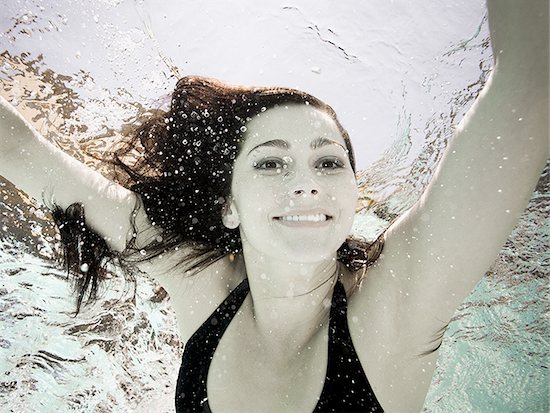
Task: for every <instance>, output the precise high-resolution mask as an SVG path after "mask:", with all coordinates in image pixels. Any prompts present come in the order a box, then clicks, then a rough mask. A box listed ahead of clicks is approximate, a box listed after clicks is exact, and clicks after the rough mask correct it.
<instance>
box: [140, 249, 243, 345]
mask: <svg viewBox="0 0 550 413" xmlns="http://www.w3.org/2000/svg"><path fill="white" fill-rule="evenodd" d="M188 252H189V251H186V250H184V249H178V250H177V251H173V252H171V253H168V254H163V255H162V256H160V257H156V258H153V259H151V260H149V261H146V262H143V263H140V264H139V265H138V268H139V269H140V270H141V271H143V272H145V273H146V274H147V275H149V276H151V277H153V278H154V279H156V280H157V281H158V282H159V284H160V285H161V286H162V287H163V288H164V289H165V290H166V292H167V293H168V295H169V297H170V303H171V305H172V308H173V309H174V311H175V313H176V318H177V321H178V327H179V332H180V338H181V340H182V341H183V342H184V343H185V342H187V340H188V339H189V337H191V335H192V334H193V333H194V332H195V331H196V330H197V329H198V328H199V327H200V326H201V325H202V323H203V322H204V321H205V320H206V319H207V318H208V317H209V316H210V315H211V314H212V312H213V311H214V310H215V309H216V308H217V307H218V306H219V305H220V304H221V303H222V302H223V300H224V299H225V298H226V297H227V296H228V295H229V293H230V292H231V291H232V290H233V289H234V288H235V287H236V286H237V285H238V284H239V283H240V282H241V281H242V280H243V279H244V278H245V276H246V271H245V266H244V260H243V259H242V256H241V255H236V256H235V258H234V259H230V257H229V255H226V256H224V257H222V258H220V259H219V260H217V261H215V262H214V263H212V264H210V265H209V266H208V267H206V268H205V269H203V270H202V271H199V272H197V273H193V274H186V273H185V271H184V270H183V269H182V267H181V266H177V263H178V262H181V261H182V260H183V258H184V257H185V255H186V254H187V253H188Z"/></svg>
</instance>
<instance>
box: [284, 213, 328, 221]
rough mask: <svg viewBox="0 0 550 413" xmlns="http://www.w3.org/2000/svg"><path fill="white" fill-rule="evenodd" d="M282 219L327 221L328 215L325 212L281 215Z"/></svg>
mask: <svg viewBox="0 0 550 413" xmlns="http://www.w3.org/2000/svg"><path fill="white" fill-rule="evenodd" d="M279 219H280V220H281V221H312V222H320V221H326V220H327V216H326V215H325V214H316V215H287V216H284V217H279Z"/></svg>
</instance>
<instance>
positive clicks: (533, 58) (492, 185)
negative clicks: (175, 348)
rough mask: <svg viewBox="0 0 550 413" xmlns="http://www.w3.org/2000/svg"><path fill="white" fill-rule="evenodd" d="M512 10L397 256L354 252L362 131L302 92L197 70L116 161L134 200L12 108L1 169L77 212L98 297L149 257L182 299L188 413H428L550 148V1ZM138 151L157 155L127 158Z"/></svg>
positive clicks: (406, 223)
mask: <svg viewBox="0 0 550 413" xmlns="http://www.w3.org/2000/svg"><path fill="white" fill-rule="evenodd" d="M496 3H497V2H496V1H489V2H488V6H489V17H490V26H491V40H492V42H493V49H494V50H495V51H497V50H498V51H499V52H498V53H495V56H496V60H495V68H494V71H493V74H492V77H491V79H490V81H489V82H488V84H487V87H486V89H485V90H484V91H483V93H482V94H481V96H480V98H479V99H478V101H477V102H476V104H475V105H474V107H473V108H472V110H471V111H470V113H469V114H468V116H467V118H466V119H465V121H464V123H463V124H462V125H461V128H460V129H459V130H458V131H457V133H456V136H455V138H454V140H453V141H452V142H451V144H450V145H449V148H448V149H447V152H446V154H445V156H444V158H443V160H442V161H441V164H440V165H439V167H438V170H437V172H436V174H435V176H434V178H433V180H432V182H431V183H430V185H429V187H428V189H427V190H426V192H425V193H424V194H423V196H422V198H421V199H420V201H419V202H418V203H417V204H416V205H415V206H414V207H413V208H412V209H411V210H409V211H408V212H407V213H406V214H404V215H403V216H402V217H401V218H400V219H399V220H398V221H397V222H396V223H394V224H393V225H392V226H391V227H390V228H389V230H388V231H387V232H386V233H385V234H384V249H383V254H380V247H381V244H382V241H379V242H377V243H375V244H374V245H373V246H371V247H369V248H366V247H365V246H361V245H358V244H357V243H354V242H352V240H350V241H347V242H345V241H346V237H347V235H348V233H349V229H350V227H351V223H352V220H353V213H354V210H355V203H356V201H357V192H356V190H357V188H356V183H355V179H354V158H353V151H352V149H351V146H350V143H349V139H348V137H347V134H346V132H345V131H344V129H343V128H342V127H341V125H340V124H339V122H338V121H337V119H336V116H335V115H334V112H333V111H332V110H331V109H330V108H329V107H328V106H326V105H325V104H323V103H322V102H320V101H318V100H317V99H315V98H313V97H311V96H309V95H307V94H304V93H302V92H298V91H292V90H289V89H273V88H256V89H253V88H244V87H231V86H227V85H223V84H221V83H219V82H216V81H212V80H209V79H205V78H193V77H190V78H184V79H182V80H181V81H180V82H179V83H178V86H177V88H176V90H175V92H174V95H173V101H172V106H171V110H170V112H169V113H167V114H165V115H161V116H159V117H158V118H154V119H152V120H150V121H148V122H146V123H145V124H144V125H143V126H142V127H141V128H140V130H139V131H138V133H137V134H136V135H135V139H134V140H130V146H126V147H123V148H122V149H121V150H120V151H118V152H117V153H115V155H116V156H115V157H114V159H113V160H112V162H113V163H114V165H115V167H116V169H117V170H118V171H119V172H121V174H122V175H120V176H119V181H120V182H122V183H124V184H125V185H126V186H128V187H130V189H131V190H128V189H125V188H124V187H122V186H119V185H117V184H115V183H113V182H110V181H107V180H106V179H105V178H103V177H102V176H100V175H98V174H96V173H94V172H91V171H88V170H86V168H85V167H84V166H83V165H82V164H80V163H78V162H77V161H75V160H72V159H71V158H70V157H68V156H66V155H64V154H63V153H61V152H59V151H57V150H55V149H53V148H52V147H51V146H50V145H49V144H47V143H45V142H44V140H42V139H41V138H40V137H39V136H38V135H37V134H36V132H34V131H33V130H32V129H31V128H30V127H29V126H28V124H26V123H25V122H24V121H23V120H22V119H21V118H20V117H19V116H18V114H17V113H15V112H14V111H13V109H12V108H11V107H9V105H7V104H6V103H4V105H3V106H2V116H3V117H4V121H3V122H2V134H1V135H0V136H1V138H0V142H1V145H2V152H1V153H2V155H1V159H0V165H1V166H0V173H1V174H2V175H3V176H5V177H6V178H8V179H10V180H12V181H13V182H14V183H16V184H17V185H18V186H19V187H21V188H22V189H23V190H25V191H26V192H27V193H28V194H30V195H32V196H33V197H35V199H37V200H40V199H43V198H44V197H43V193H44V189H45V188H47V191H46V193H47V194H48V197H49V196H50V195H52V196H53V198H54V201H55V203H56V204H57V205H58V206H59V209H58V210H57V211H56V214H55V215H56V216H57V219H58V221H59V222H60V226H61V227H62V228H61V231H62V233H63V235H64V237H65V239H66V242H67V245H68V249H69V250H68V252H69V254H68V259H69V262H70V263H71V265H72V266H73V267H74V269H76V271H75V272H79V273H81V274H82V277H81V278H80V280H81V289H80V293H79V305H80V302H82V300H83V299H84V297H85V293H86V292H87V291H88V292H89V293H90V294H91V296H92V297H93V294H94V291H95V289H96V288H97V285H96V278H94V277H92V275H94V274H96V275H98V276H101V271H102V270H101V268H100V266H99V264H100V262H101V259H102V257H104V256H106V255H107V256H109V255H110V256H112V257H118V258H123V259H125V260H126V261H128V260H131V259H133V258H134V256H133V254H132V251H141V249H143V250H144V252H145V254H146V257H145V258H146V259H134V261H136V263H135V265H137V266H138V267H139V269H140V270H143V271H145V272H147V273H148V274H150V275H152V276H153V277H155V278H157V279H158V280H159V281H160V283H161V284H162V285H163V286H164V287H165V289H166V290H167V291H168V293H169V294H170V296H171V299H172V303H173V305H174V309H175V311H176V314H177V317H178V320H179V326H180V335H181V339H182V341H183V342H185V343H187V345H186V348H185V352H184V357H183V362H182V368H181V370H180V376H179V378H178V388H177V394H176V406H177V408H178V410H181V411H186V410H191V411H196V410H202V409H204V410H207V409H211V410H213V411H258V410H261V409H262V410H266V411H380V410H381V409H383V410H384V411H419V410H420V409H421V407H422V403H423V400H424V397H425V395H426V392H427V389H428V386H429V383H430V381H431V375H432V373H433V369H434V367H435V361H436V356H437V351H436V349H437V347H438V345H439V343H440V341H441V336H440V332H441V331H442V329H444V327H445V325H446V324H447V323H448V321H449V320H450V318H451V316H452V314H453V312H454V310H455V308H456V307H457V306H458V305H459V304H460V302H461V301H462V300H463V298H464V297H465V296H466V295H467V294H468V292H469V291H470V290H471V289H472V288H473V286H474V285H475V284H476V282H477V281H478V280H479V278H480V277H481V276H482V275H483V274H484V273H485V271H486V270H487V268H488V267H489V265H490V264H491V262H492V260H493V259H494V257H495V256H496V254H497V252H498V251H499V249H500V247H501V245H502V243H503V242H504V240H505V239H506V237H507V236H508V234H509V232H510V231H511V229H512V228H513V226H514V224H515V222H516V219H517V216H518V215H519V214H520V213H521V211H522V210H523V208H524V207H525V205H526V203H527V200H528V198H529V195H530V194H531V192H532V190H533V188H534V185H535V183H536V181H537V178H538V176H539V174H540V172H541V170H542V168H543V166H544V163H545V160H546V158H547V156H548V129H547V113H548V97H547V86H548V80H547V75H548V56H547V53H548V52H547V48H546V47H547V44H546V43H545V42H546V39H547V36H544V35H541V33H545V32H546V33H547V30H548V28H547V22H545V17H546V16H547V5H546V4H544V3H545V2H543V1H540V2H533V4H532V7H530V8H529V10H525V9H522V8H521V7H520V6H519V5H517V3H515V2H513V1H506V2H503V1H499V2H498V9H497V8H496ZM511 85H513V88H512V87H511ZM134 145H138V146H139V145H141V147H142V149H143V150H144V154H143V157H142V158H139V159H138V160H137V163H129V162H128V163H127V161H126V159H127V158H126V156H125V155H128V154H129V152H128V151H129V148H130V149H133V148H134ZM138 149H139V148H138ZM518 171H521V173H518ZM57 176H63V177H64V180H63V188H62V189H61V188H60V187H59V182H58V181H57V179H56V177H57ZM75 202H80V203H82V205H83V207H84V210H85V211H86V215H85V222H86V224H87V225H88V226H89V227H90V228H91V229H92V230H93V232H91V231H88V230H78V229H74V228H73V226H72V225H71V224H75V223H76V224H77V225H80V222H79V219H80V218H81V217H82V214H81V212H82V211H81V210H79V207H78V206H73V207H71V208H69V210H67V211H66V213H61V211H63V210H65V209H66V208H68V207H69V206H70V205H71V204H74V203H75ZM94 233H96V234H98V235H97V236H96V235H94ZM73 241H74V242H76V244H75V248H74V249H73V250H71V242H73ZM82 242H84V244H81V243H82ZM77 247H80V248H77ZM112 251H115V252H118V254H116V253H114V252H112ZM140 256H141V255H140ZM337 258H339V259H338V260H337ZM373 261H374V264H373V265H372V266H370V267H369V269H368V272H366V267H367V265H368V264H371V263H373ZM180 263H182V265H178V264H180ZM185 271H189V273H190V274H189V276H185V275H183V274H182V273H183V272H185ZM367 274H368V275H367ZM360 281H361V284H360V286H359V282H360ZM331 304H332V305H331ZM233 321H234V322H233Z"/></svg>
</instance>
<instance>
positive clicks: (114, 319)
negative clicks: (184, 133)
mask: <svg viewBox="0 0 550 413" xmlns="http://www.w3.org/2000/svg"><path fill="white" fill-rule="evenodd" d="M306 3H307V2H300V1H297V2H293V3H292V4H289V5H288V7H280V6H277V7H275V6H273V5H270V6H265V7H258V6H254V4H253V3H252V2H248V1H247V2H243V3H242V4H239V6H238V7H234V8H233V9H234V10H233V9H231V8H230V7H229V6H227V5H224V4H222V3H215V2H212V3H211V4H210V6H209V8H208V10H207V11H208V13H199V11H198V10H197V9H198V8H200V7H201V6H200V4H199V3H195V2H188V3H187V2H186V3H185V5H186V6H187V7H179V8H178V7H175V6H174V5H173V3H170V2H168V1H166V2H161V3H158V4H157V3H154V4H153V3H150V2H147V1H139V2H133V1H132V2H131V1H124V0H120V1H115V0H112V1H106V0H104V1H99V2H97V3H94V4H93V5H88V4H87V3H85V2H71V3H70V4H69V2H67V4H62V2H59V4H57V3H56V4H55V5H45V4H42V2H39V1H23V2H17V3H15V2H12V3H9V4H4V5H2V7H4V6H5V7H4V10H5V16H6V18H5V19H4V18H3V19H0V24H1V25H2V30H3V33H4V34H5V35H4V36H3V37H1V38H0V45H1V50H0V84H1V86H2V88H1V90H0V93H1V94H2V95H3V96H5V97H6V98H7V99H8V100H9V101H10V102H12V104H14V105H15V106H17V107H18V109H19V110H20V111H21V112H22V113H23V114H24V115H25V117H26V118H27V119H29V120H30V121H31V122H32V123H33V124H34V125H35V126H36V127H37V129H39V130H40V132H41V133H42V134H44V135H45V136H46V137H47V138H48V139H50V140H51V141H52V142H54V143H55V144H57V145H58V146H59V147H61V148H63V149H64V150H66V151H67V152H69V153H71V154H72V155H73V156H75V157H77V158H78V159H81V160H84V161H86V162H88V163H89V164H90V165H94V162H93V160H92V159H91V158H90V157H89V156H87V153H86V151H88V152H89V153H99V154H100V153H101V152H102V150H104V148H105V145H106V144H108V143H109V142H111V141H113V140H116V139H117V137H118V136H119V135H120V133H122V132H121V131H123V130H124V128H125V127H126V126H127V125H129V124H131V123H132V122H133V120H134V119H135V118H136V117H139V116H140V114H142V113H143V112H144V110H145V108H147V107H163V106H165V105H166V102H167V96H168V93H169V91H170V88H171V87H173V84H174V82H175V76H176V74H178V73H179V74H188V73H200V74H206V75H212V76H218V77H220V78H222V79H225V80H228V81H234V82H243V83H254V84H282V85H287V86H294V87H299V88H303V89H305V90H308V91H310V92H312V93H314V94H316V95H319V96H320V97H321V98H323V99H325V100H327V101H328V102H329V103H331V104H333V106H334V107H335V108H336V110H337V112H338V113H339V114H340V116H341V118H342V121H343V123H344V125H346V126H347V127H348V129H349V131H350V134H351V137H352V141H353V142H354V144H355V149H356V152H357V153H358V155H359V173H358V179H359V182H360V184H361V191H362V205H363V208H362V209H361V211H360V212H359V213H358V215H357V219H356V225H355V228H354V230H355V232H357V233H358V234H361V235H363V236H365V237H367V238H373V237H375V236H376V234H377V233H379V232H380V231H382V230H383V229H384V228H385V227H387V225H388V224H389V222H390V221H391V220H392V219H394V218H395V217H396V216H398V215H399V214H400V213H402V212H403V211H404V210H406V209H407V208H408V207H409V206H411V205H412V204H413V203H414V202H415V201H416V199H418V197H419V195H420V193H421V191H422V190H423V188H424V187H425V185H426V184H427V182H429V179H430V177H431V174H432V173H433V170H434V167H435V165H436V163H437V161H438V160H439V159H440V158H441V155H442V153H443V150H444V148H445V145H446V144H447V142H448V140H449V139H450V137H451V135H452V131H453V128H454V126H455V125H456V124H457V123H458V122H459V121H460V119H461V118H462V116H463V114H464V112H465V111H466V109H467V108H468V106H469V105H470V104H471V102H472V101H473V99H474V98H475V96H476V95H477V93H478V92H479V90H480V89H481V87H482V86H483V83H484V81H485V78H486V76H487V73H488V70H489V66H490V60H491V56H490V50H489V48H488V43H487V29H486V25H485V24H486V22H485V18H484V10H483V2H481V1H457V2H450V3H447V4H446V5H435V4H433V2H426V3H423V2H415V3H414V5H413V4H410V2H405V1H394V2H385V3H387V4H384V5H379V6H378V7H379V10H373V8H372V7H367V6H365V7H358V6H357V7H355V6H354V7H355V9H353V10H351V9H350V7H351V6H350V5H346V4H339V5H334V4H332V5H329V4H328V3H327V4H325V3H320V4H319V10H320V11H319V10H313V9H312V8H311V5H308V4H306ZM390 3H391V4H390ZM69 5H70V7H69ZM216 6H217V7H216ZM329 6H330V7H329ZM329 11H330V12H329ZM186 13H187V14H186ZM193 13H195V14H193ZM231 13H233V14H231ZM400 13H401V14H400ZM189 14H191V15H193V16H194V19H192V20H193V21H189V19H186V18H185V17H186V16H187V15H189ZM388 15H392V16H396V17H395V19H392V20H391V21H388V19H387V16H388ZM121 16H122V17H121ZM224 16H226V17H224ZM227 16H230V17H227ZM343 17H345V18H343ZM216 19H222V20H216ZM223 19H226V20H223ZM239 19H244V20H247V21H252V22H253V23H254V24H253V25H252V26H253V27H256V29H257V28H258V27H260V28H262V30H261V32H262V33H261V35H258V34H256V33H255V32H254V33H253V32H246V29H240V28H241V27H245V25H244V24H240V23H239V22H241V20H239ZM209 21H210V22H211V23H208V22H209ZM212 22H213V23H212ZM216 22H218V23H216ZM228 22H233V24H229V23H228ZM411 22H412V23H411ZM434 22H439V23H440V26H437V27H433V26H434ZM210 24H211V25H212V26H209V25H210ZM201 27H202V28H203V29H200V28H201ZM418 27H423V28H424V29H423V30H422V33H420V34H419V35H418V36H419V37H418V38H416V37H415V38H414V39H415V41H412V40H411V39H412V38H411V35H410V32H411V31H414V30H418ZM443 27H444V28H445V30H443V29H442V28H443ZM214 28H216V30H214ZM219 30H222V31H223V33H224V34H225V36H224V35H222V36H220V33H219V32H218V31H219ZM174 33H177V34H178V36H174ZM434 33H435V34H437V36H435V35H434ZM262 36H263V37H262ZM222 37H223V40H224V41H223V42H221V40H220V39H221V38H222ZM247 38H248V39H249V40H250V41H249V45H248V46H249V47H248V48H247V49H246V50H245V51H246V53H244V51H243V48H242V47H241V46H240V45H242V42H243V40H244V39H247ZM191 40H192V41H191ZM266 44H269V46H270V47H269V48H266V46H265V45H266ZM209 45H216V46H215V48H214V49H212V47H214V46H212V47H209ZM235 48H237V49H235ZM294 49H295V50H294ZM235 50H238V51H239V53H236V52H235ZM306 56H307V57H306ZM220 61H222V62H223V64H220ZM343 73H345V76H343ZM380 79H382V81H381V80H380ZM549 189H550V185H549V175H548V171H546V172H545V173H543V175H542V176H541V179H540V182H539V185H538V187H537V191H536V192H535V194H534V195H533V197H532V199H531V201H530V203H529V206H528V208H527V210H526V212H525V213H524V214H523V216H522V218H521V220H520V222H519V223H518V225H517V227H516V229H515V230H514V232H513V234H511V236H510V238H509V239H508V241H507V243H506V245H505V246H504V247H503V248H502V250H501V252H500V254H499V256H498V257H497V258H496V260H495V263H494V264H493V266H492V267H491V269H490V270H489V271H488V273H487V274H486V275H485V277H484V278H483V279H482V280H481V281H480V283H479V284H478V285H477V287H476V289H475V290H474V291H473V292H472V294H471V295H470V296H469V297H468V298H467V300H466V301H465V302H464V303H463V304H462V305H461V307H460V308H459V309H458V310H457V312H456V314H455V316H454V319H453V321H452V322H451V324H450V325H449V328H448V330H447V332H446V334H445V337H444V341H443V345H442V347H441V349H440V351H439V358H438V367H437V369H436V372H435V374H434V377H433V382H432V387H431V390H430V392H429V394H428V396H427V399H426V403H425V408H424V411H426V412H458V411H460V412H547V411H549V410H550V406H549V390H548V389H549V388H550V381H549V380H550V379H549V375H548V360H549V354H548V353H549V349H550V347H549V336H548V331H549V328H548V327H549V326H548V308H549V305H548V304H549V302H548V297H549V294H548V292H549V291H548V275H547V273H548V263H549V261H550V257H549V253H548V251H549V250H550V248H549V247H550V239H549V237H550V230H549V229H548V225H547V219H548V210H549V209H550V202H549V200H550V195H549ZM30 205H31V204H30V203H29V201H28V199H25V198H24V197H21V195H20V194H17V192H16V191H15V189H14V188H13V187H11V186H10V185H9V184H5V183H2V182H1V181H0V228H1V231H0V238H1V239H2V240H3V241H2V244H1V248H0V309H2V311H1V313H0V337H1V338H0V411H6V412H9V411H17V412H19V411H28V410H37V411H60V412H62V411H74V410H76V411H90V412H92V411H93V412H96V411H101V412H127V411H138V412H139V411H142V412H149V411H152V410H158V411H167V412H168V411H171V410H172V409H173V406H172V400H173V392H174V389H173V387H174V385H175V380H176V375H177V368H175V367H174V366H178V367H179V359H180V356H181V349H180V343H179V341H178V337H177V333H176V324H175V320H174V317H173V314H172V312H171V308H170V303H169V301H167V300H163V301H160V303H156V302H155V299H153V300H152V299H151V298H152V297H157V295H156V292H155V284H154V283H153V282H152V281H151V280H148V279H147V278H144V277H140V278H139V279H138V289H137V295H136V298H135V300H134V299H132V298H131V297H130V296H128V295H127V294H126V295H125V293H124V286H123V285H122V284H121V283H120V282H119V281H117V280H116V279H115V280H113V282H112V283H111V289H110V291H109V292H108V293H106V295H105V296H104V297H103V298H102V299H101V300H100V301H99V302H98V303H97V304H96V305H95V306H94V307H92V308H89V309H86V310H85V311H84V312H83V313H82V315H81V316H79V317H78V319H75V318H73V317H71V315H70V312H71V311H72V310H73V308H74V306H73V301H72V299H71V298H70V292H69V288H68V284H67V282H66V280H65V279H64V275H63V272H62V270H61V269H60V268H59V266H56V265H54V264H53V262H52V261H51V260H50V258H51V257H53V256H54V251H55V250H56V248H57V244H56V236H55V232H54V230H53V228H52V225H51V222H50V221H48V220H47V218H46V217H45V215H44V212H43V211H41V210H39V209H36V208H33V207H32V206H30ZM120 296H123V297H125V299H123V300H122V301H120V302H115V299H116V298H119V297H120ZM157 298H158V297H157ZM156 301H158V300H156Z"/></svg>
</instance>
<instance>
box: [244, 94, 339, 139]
mask: <svg viewBox="0 0 550 413" xmlns="http://www.w3.org/2000/svg"><path fill="white" fill-rule="evenodd" d="M319 137H324V138H329V139H332V140H334V141H336V142H338V143H340V144H341V145H342V146H345V141H344V138H343V137H342V134H341V133H340V131H339V129H338V125H337V124H336V122H335V121H334V120H333V119H332V118H331V117H330V115H329V114H328V113H326V112H324V111H322V110H320V109H317V108H315V107H313V106H311V105H305V104H296V103H293V104H288V105H281V106H276V107H273V108H270V109H267V110H266V111H265V112H262V113H260V114H259V115H257V116H255V117H254V118H252V119H251V120H250V121H249V122H248V123H247V124H246V132H245V135H244V143H243V148H252V147H254V146H255V145H257V144H259V143H262V142H265V141H268V140H271V139H282V140H285V141H287V142H288V143H290V146H291V147H292V146H293V144H294V145H295V146H301V145H309V143H310V142H311V141H312V140H314V139H317V138H319Z"/></svg>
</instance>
